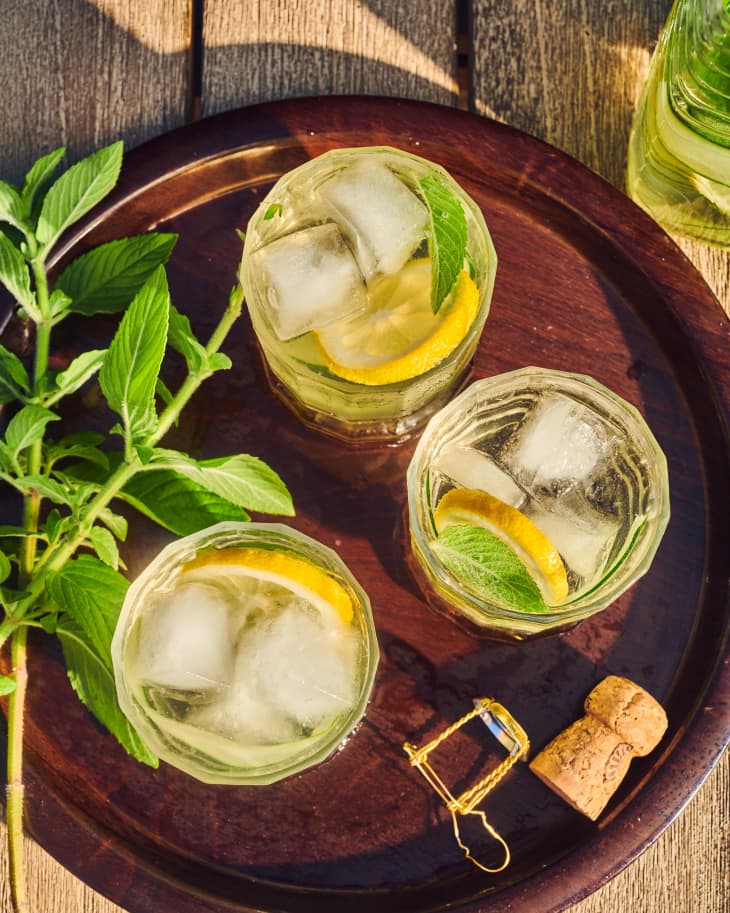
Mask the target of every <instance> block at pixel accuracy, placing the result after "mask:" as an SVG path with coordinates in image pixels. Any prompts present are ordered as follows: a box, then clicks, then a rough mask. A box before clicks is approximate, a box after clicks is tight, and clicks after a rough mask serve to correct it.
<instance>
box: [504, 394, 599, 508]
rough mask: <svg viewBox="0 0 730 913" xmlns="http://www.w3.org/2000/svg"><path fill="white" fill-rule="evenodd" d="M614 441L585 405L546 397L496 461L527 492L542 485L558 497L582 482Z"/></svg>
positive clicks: (530, 414)
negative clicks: (508, 471) (526, 489)
mask: <svg viewBox="0 0 730 913" xmlns="http://www.w3.org/2000/svg"><path fill="white" fill-rule="evenodd" d="M613 439H614V436H613V435H612V434H611V432H610V429H609V428H608V427H607V426H606V425H605V424H604V423H603V422H602V421H601V420H600V419H599V418H598V417H597V416H596V415H595V414H594V413H593V412H591V411H590V410H589V409H588V408H587V407H586V406H583V405H582V404H581V403H578V402H576V401H575V400H572V399H570V398H568V397H564V396H558V395H554V394H547V395H544V396H542V397H541V398H540V400H539V401H538V402H537V404H536V405H535V407H534V408H533V409H532V410H531V411H530V412H528V413H527V415H526V416H525V417H524V418H523V420H522V421H521V422H520V424H519V425H518V427H517V428H516V430H515V432H514V434H513V435H512V437H511V438H510V440H509V441H508V443H507V445H506V446H505V449H504V451H503V453H502V455H501V459H502V462H503V463H504V464H505V466H507V468H508V469H510V471H511V472H512V473H513V474H514V476H515V478H516V479H517V480H518V481H519V482H520V483H521V484H522V485H524V486H525V487H526V488H528V490H530V489H531V490H532V491H533V492H534V491H535V490H537V489H538V488H541V487H547V488H551V489H553V491H554V493H557V492H558V490H562V491H566V490H568V489H570V488H571V487H573V486H574V485H576V484H578V483H579V482H582V481H585V480H587V479H588V478H589V476H590V475H591V474H592V473H593V472H594V470H595V469H596V468H597V466H598V465H599V463H600V462H601V460H602V459H603V458H604V456H605V454H606V453H607V452H608V450H609V448H610V446H611V443H612V441H613Z"/></svg>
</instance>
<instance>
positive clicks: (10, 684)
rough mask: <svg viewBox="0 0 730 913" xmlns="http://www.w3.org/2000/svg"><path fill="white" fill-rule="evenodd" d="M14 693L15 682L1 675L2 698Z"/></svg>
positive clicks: (0, 690)
mask: <svg viewBox="0 0 730 913" xmlns="http://www.w3.org/2000/svg"><path fill="white" fill-rule="evenodd" d="M13 691H15V680H14V679H12V678H8V677H7V675H0V697H3V696H4V695H6V694H12V693H13Z"/></svg>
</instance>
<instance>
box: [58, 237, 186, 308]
mask: <svg viewBox="0 0 730 913" xmlns="http://www.w3.org/2000/svg"><path fill="white" fill-rule="evenodd" d="M176 241H177V235H173V234H158V233H155V232H150V233H149V234H146V235H138V236H136V237H132V238H120V239H118V240H116V241H110V242H108V243H107V244H101V245H99V247H95V248H93V250H90V251H88V252H87V253H85V254H82V255H81V256H80V257H78V258H77V259H76V260H74V261H73V262H72V263H69V265H68V266H67V267H66V269H64V271H63V272H62V273H61V275H60V276H59V277H58V281H57V283H56V287H57V288H60V289H62V290H63V291H64V292H65V293H66V294H67V295H68V296H69V297H70V298H72V299H73V304H72V306H71V310H72V311H73V312H74V313H76V314H86V315H87V316H88V315H91V314H114V313H117V312H119V311H123V310H124V309H125V308H126V307H127V305H128V304H129V302H130V301H131V300H132V299H133V298H134V296H135V295H136V294H137V292H139V290H140V289H141V288H142V286H143V285H144V284H145V282H146V281H147V280H148V279H149V277H150V276H151V275H152V273H153V272H154V271H155V269H157V267H158V266H161V265H162V264H164V263H167V261H168V259H169V257H170V254H171V253H172V249H173V247H174V246H175V242H176Z"/></svg>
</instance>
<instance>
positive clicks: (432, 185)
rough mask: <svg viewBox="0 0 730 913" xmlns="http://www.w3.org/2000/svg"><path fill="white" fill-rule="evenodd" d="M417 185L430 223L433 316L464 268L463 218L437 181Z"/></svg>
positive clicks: (457, 204)
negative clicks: (424, 202) (426, 208)
mask: <svg viewBox="0 0 730 913" xmlns="http://www.w3.org/2000/svg"><path fill="white" fill-rule="evenodd" d="M419 185H420V188H421V192H422V193H423V197H424V199H425V201H426V205H427V207H428V212H429V219H430V232H429V238H428V247H429V255H430V257H431V309H432V310H433V312H434V314H436V313H438V311H439V308H440V307H441V305H442V304H443V303H444V301H445V300H446V298H447V297H448V295H449V293H450V292H451V289H452V288H453V287H454V283H455V282H456V278H457V276H458V275H459V273H460V272H461V270H462V269H463V266H464V257H465V256H466V242H467V230H466V216H465V215H464V210H463V208H462V206H461V203H460V202H459V200H458V198H457V197H456V196H455V195H454V194H453V193H452V191H451V190H450V189H449V188H448V187H447V185H446V184H445V183H444V182H443V181H442V180H440V179H439V178H437V177H435V176H433V175H428V176H427V177H425V178H422V179H421V180H420V181H419Z"/></svg>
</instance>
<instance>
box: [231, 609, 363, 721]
mask: <svg viewBox="0 0 730 913" xmlns="http://www.w3.org/2000/svg"><path fill="white" fill-rule="evenodd" d="M356 652H357V641H356V639H355V635H354V632H352V631H350V630H349V629H344V628H343V629H342V630H334V631H333V630H331V629H328V628H326V627H325V625H324V623H323V620H322V619H321V617H320V616H319V615H315V614H314V613H313V611H312V609H311V606H309V605H308V604H307V603H306V602H304V601H301V602H293V603H292V605H291V606H290V607H289V608H287V609H286V610H284V611H283V612H282V613H281V614H279V615H278V616H276V617H274V618H272V619H269V620H268V621H266V622H264V623H262V624H260V625H259V626H258V627H257V628H255V629H254V630H253V631H252V632H251V633H250V634H249V636H248V637H247V638H246V639H245V641H244V642H243V643H242V644H241V646H240V648H239V654H238V660H237V663H236V670H237V674H239V670H240V674H241V675H245V676H246V678H247V680H248V681H249V682H251V683H252V688H253V689H254V690H255V691H256V692H258V693H260V694H261V695H262V697H263V699H264V700H265V701H266V703H267V704H269V705H270V706H271V707H272V709H273V710H274V712H275V713H276V714H281V715H286V716H288V717H290V718H292V719H294V720H296V721H297V722H298V723H300V724H301V725H303V726H307V727H314V726H316V725H317V724H318V723H319V722H321V721H322V720H323V719H325V718H326V717H328V716H331V715H333V714H335V713H339V712H341V711H343V710H347V709H348V707H350V706H352V703H353V701H354V697H355V680H356V662H355V660H356Z"/></svg>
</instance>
